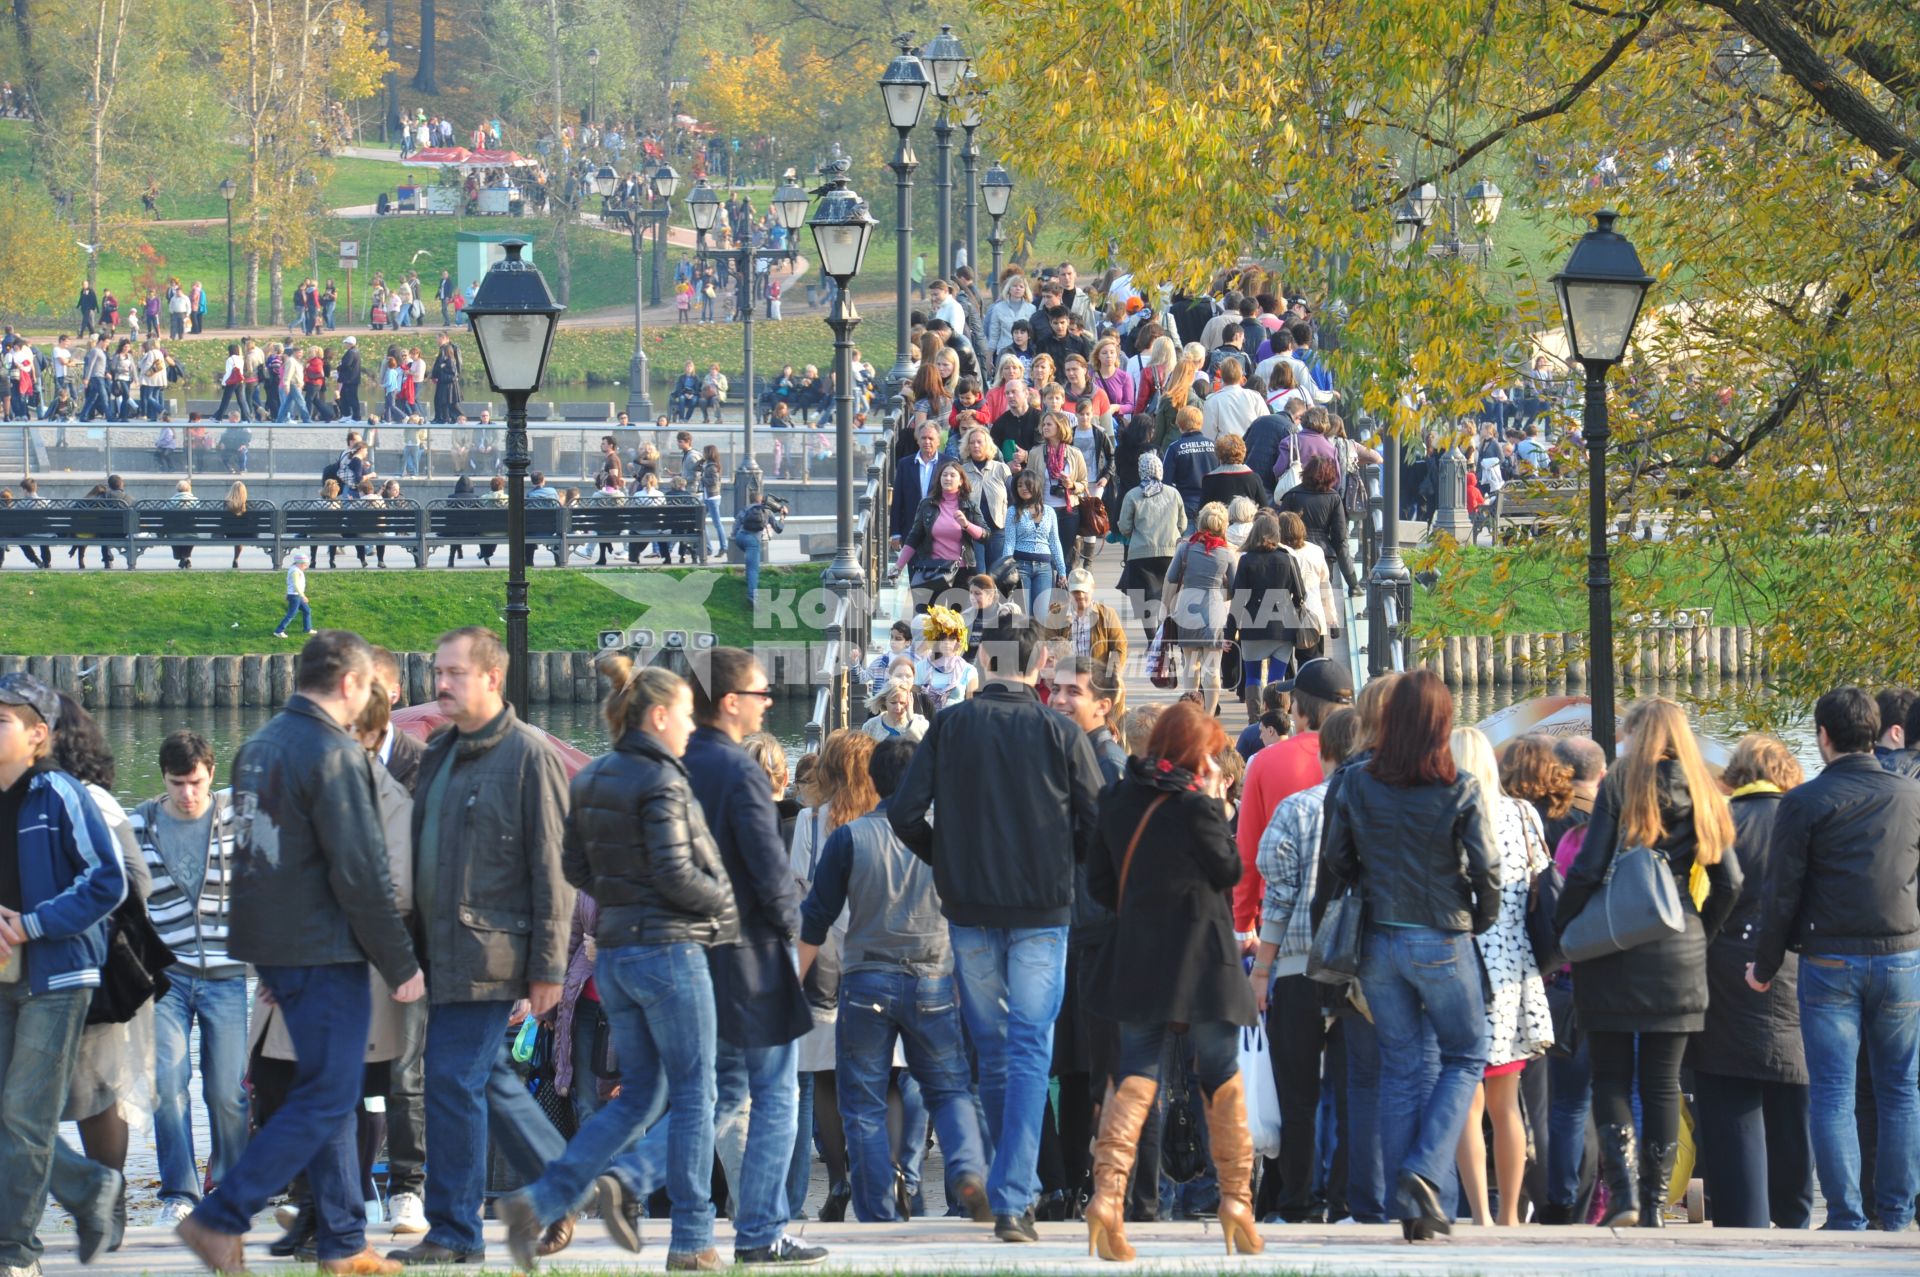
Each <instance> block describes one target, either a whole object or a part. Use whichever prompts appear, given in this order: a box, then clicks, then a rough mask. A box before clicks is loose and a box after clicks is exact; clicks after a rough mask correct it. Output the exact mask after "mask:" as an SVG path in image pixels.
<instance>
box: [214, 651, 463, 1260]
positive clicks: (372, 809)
mask: <svg viewBox="0 0 1920 1277" xmlns="http://www.w3.org/2000/svg"><path fill="white" fill-rule="evenodd" d="M372 679H373V654H372V652H371V650H370V649H369V648H368V647H367V644H366V642H365V640H363V639H362V638H361V637H360V636H359V635H357V634H350V633H348V632H346V631H345V630H321V631H320V632H319V633H317V634H315V635H314V636H313V637H312V638H310V639H308V640H307V645H306V646H305V647H304V648H302V649H301V651H300V664H299V668H298V675H297V687H298V691H297V692H296V693H295V694H294V695H293V696H292V697H291V698H289V699H288V701H287V704H286V708H285V709H283V710H282V711H281V712H280V713H279V714H277V715H275V716H274V719H273V721H272V722H270V723H268V724H267V725H266V726H265V727H263V728H261V729H260V730H259V731H258V732H256V733H254V735H253V736H252V738H251V739H249V740H248V741H247V743H246V744H244V745H242V746H241V747H240V752H239V754H238V755H237V756H236V757H235V758H234V761H233V776H232V784H233V807H234V813H235V819H236V822H237V825H238V831H237V836H236V839H235V856H234V863H233V903H232V911H231V921H230V926H229V929H228V933H227V951H228V953H229V954H230V955H231V956H232V957H233V958H234V959H235V960H237V961H240V962H251V963H253V964H254V968H255V970H256V971H257V972H258V973H259V977H260V983H261V986H262V987H263V988H264V989H265V991H266V992H267V993H268V994H269V995H270V996H271V997H272V998H273V1001H274V1002H275V1003H276V1004H277V1005H278V1006H279V1007H280V1010H281V1012H282V1014H283V1015H284V1016H285V1018H286V1024H287V1031H288V1032H289V1033H290V1034H291V1035H292V1037H293V1045H294V1050H295V1052H296V1054H297V1056H298V1059H299V1064H298V1066H297V1070H296V1072H295V1075H294V1082H293V1089H292V1090H291V1091H290V1092H288V1094H287V1098H286V1101H285V1102H284V1103H283V1104H282V1105H281V1106H280V1108H279V1109H278V1110H276V1111H275V1113H274V1115H273V1116H272V1117H271V1118H269V1119H268V1120H267V1123H266V1125H264V1126H262V1127H261V1128H260V1130H259V1131H258V1132H257V1133H256V1134H255V1136H254V1138H253V1141H252V1143H250V1144H248V1145H247V1150H246V1152H245V1153H242V1154H241V1155H240V1159H239V1161H237V1162H235V1163H234V1165H233V1168H232V1169H231V1170H229V1171H228V1172H227V1175H226V1178H225V1179H224V1180H222V1181H221V1183H220V1185H219V1186H218V1187H217V1188H215V1189H214V1191H213V1192H212V1193H210V1194H208V1195H207V1196H206V1197H205V1198H204V1199H202V1200H201V1202H200V1204H199V1205H198V1206H197V1207H195V1208H194V1211H193V1213H192V1214H191V1215H189V1216H187V1217H186V1218H185V1219H183V1220H181V1221H180V1225H179V1228H178V1230H177V1231H178V1233H179V1235H180V1239H181V1240H182V1241H183V1242H185V1243H186V1245H187V1246H188V1247H189V1248H190V1249H191V1250H192V1251H193V1252H194V1254H196V1255H198V1256H199V1257H200V1259H201V1261H202V1262H203V1263H205V1264H206V1265H207V1267H208V1268H211V1269H213V1270H214V1271H215V1272H221V1273H238V1272H244V1271H245V1270H246V1261H245V1259H244V1257H243V1256H242V1253H241V1243H242V1238H243V1235H244V1234H245V1233H246V1231H247V1229H248V1228H249V1227H250V1226H251V1224H252V1221H253V1217H254V1216H255V1215H256V1214H258V1213H259V1212H260V1211H261V1210H262V1209H264V1208H265V1206H266V1204H267V1199H268V1198H269V1197H270V1196H272V1195H273V1194H275V1193H279V1192H280V1191H282V1190H283V1189H285V1188H286V1186H287V1182H288V1181H289V1180H291V1179H292V1178H293V1177H294V1175H295V1174H297V1173H298V1172H299V1171H301V1170H303V1169H304V1170H305V1171H306V1172H307V1182H308V1184H309V1186H310V1187H311V1189H312V1191H313V1199H314V1203H315V1206H316V1214H317V1216H318V1225H319V1227H318V1233H317V1235H316V1238H315V1249H316V1250H317V1251H318V1253H319V1256H320V1266H321V1268H323V1269H325V1270H326V1271H328V1272H330V1273H355V1274H385V1273H391V1272H395V1271H398V1265H395V1264H391V1263H389V1262H387V1261H385V1260H382V1259H381V1258H380V1257H379V1256H378V1255H376V1254H374V1253H373V1252H372V1251H371V1250H369V1249H367V1245H366V1206H365V1203H364V1201H363V1200H362V1198H361V1194H360V1171H359V1166H360V1158H359V1153H358V1152H357V1150H356V1149H355V1148H354V1123H353V1111H354V1109H355V1108H356V1107H357V1106H358V1105H359V1102H360V1082H361V1077H362V1074H363V1072H364V1070H363V1068H362V1057H363V1056H364V1054H365V1052H366V1042H367V1031H368V1026H369V1020H370V1016H371V1009H372V1003H371V992H370V986H369V984H368V977H367V967H368V964H369V963H371V964H372V965H373V966H374V967H376V968H377V969H378V970H379V972H380V975H381V977H382V978H384V979H385V980H386V981H387V983H388V984H389V985H391V986H392V988H393V997H394V1000H395V1001H396V1002H412V1001H415V1000H417V999H418V998H419V997H420V996H421V995H422V994H423V993H424V992H425V990H426V983H425V980H424V978H423V977H422V976H421V973H420V965H419V963H418V962H416V961H415V959H414V953H413V946H412V945H411V944H410V943H409V942H408V939H407V931H406V926H405V924H404V923H402V922H401V920H400V915H399V912H398V911H397V910H396V909H395V908H394V903H393V882H392V879H391V877H390V875H389V874H388V871H387V845H386V836H385V834H384V833H383V832H382V830H381V825H380V810H379V803H378V800H377V798H376V796H375V795H376V790H375V786H374V776H373V764H372V762H371V760H369V758H368V757H367V752H366V751H365V750H364V749H362V748H361V747H360V742H359V741H357V740H355V739H354V737H353V735H352V734H351V733H350V732H349V730H348V726H349V724H351V723H352V722H353V721H354V720H355V719H356V718H358V717H359V715H360V711H361V709H362V708H364V707H365V705H366V703H367V693H368V689H369V687H370V686H371V684H372Z"/></svg>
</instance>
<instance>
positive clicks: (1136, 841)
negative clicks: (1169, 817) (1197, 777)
mask: <svg viewBox="0 0 1920 1277" xmlns="http://www.w3.org/2000/svg"><path fill="white" fill-rule="evenodd" d="M1171 797H1173V795H1172V794H1160V795H1157V796H1156V797H1155V798H1154V800H1153V801H1152V802H1150V803H1148V804H1147V809H1146V811H1145V812H1143V813H1141V816H1140V823H1139V824H1138V825H1136V826H1134V830H1133V837H1132V838H1129V839H1128V840H1127V854H1126V855H1124V856H1122V857H1120V889H1119V890H1118V891H1116V892H1115V893H1114V896H1113V915H1114V917H1116V918H1117V917H1119V916H1120V906H1122V905H1124V904H1126V903H1127V874H1128V872H1129V871H1130V870H1132V868H1133V853H1134V849H1135V848H1137V847H1139V845H1140V835H1142V834H1144V833H1146V832H1147V822H1148V821H1150V820H1152V819H1153V813H1154V812H1156V811H1159V810H1160V804H1162V803H1164V802H1166V801H1167V799H1169V798H1171Z"/></svg>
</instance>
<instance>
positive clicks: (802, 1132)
mask: <svg viewBox="0 0 1920 1277" xmlns="http://www.w3.org/2000/svg"><path fill="white" fill-rule="evenodd" d="M799 1077H800V1089H799V1092H798V1096H799V1098H798V1099H797V1100H796V1101H795V1105H794V1119H793V1157H792V1158H791V1159H790V1160H789V1161H788V1162H787V1218H788V1219H805V1218H806V1217H807V1187H808V1185H810V1184H811V1183H812V1182H813V1131H814V1123H813V1103H814V1095H815V1090H814V1085H813V1074H811V1073H806V1072H803V1073H801V1074H800V1075H799Z"/></svg>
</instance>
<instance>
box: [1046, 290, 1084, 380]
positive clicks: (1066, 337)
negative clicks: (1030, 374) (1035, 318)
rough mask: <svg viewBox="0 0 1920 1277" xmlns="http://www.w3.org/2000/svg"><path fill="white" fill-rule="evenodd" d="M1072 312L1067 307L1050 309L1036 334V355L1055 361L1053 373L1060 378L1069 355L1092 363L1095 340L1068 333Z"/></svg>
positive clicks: (1057, 306) (1058, 306) (1082, 334)
mask: <svg viewBox="0 0 1920 1277" xmlns="http://www.w3.org/2000/svg"><path fill="white" fill-rule="evenodd" d="M1070 317H1071V316H1070V312H1069V311H1068V310H1067V308H1066V307H1065V306H1061V305H1054V306H1052V307H1049V308H1048V309H1047V310H1046V311H1045V312H1044V315H1043V318H1044V319H1045V324H1044V326H1043V327H1041V328H1040V329H1039V330H1038V331H1036V332H1035V333H1034V337H1033V351H1034V354H1036V355H1045V356H1047V357H1048V358H1050V359H1052V360H1053V371H1054V374H1055V377H1056V378H1058V377H1059V376H1060V375H1061V374H1062V373H1063V371H1064V370H1065V368H1066V366H1067V356H1068V355H1078V356H1080V357H1081V358H1082V359H1085V360H1087V361H1088V362H1092V360H1093V338H1091V337H1089V336H1087V335H1086V334H1085V333H1070V332H1068V331H1067V327H1068V321H1069V319H1070Z"/></svg>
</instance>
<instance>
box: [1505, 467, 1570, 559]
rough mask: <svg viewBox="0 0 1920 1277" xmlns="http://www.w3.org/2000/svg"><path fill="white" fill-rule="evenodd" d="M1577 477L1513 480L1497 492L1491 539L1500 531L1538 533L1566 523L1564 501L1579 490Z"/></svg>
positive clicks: (1566, 501)
mask: <svg viewBox="0 0 1920 1277" xmlns="http://www.w3.org/2000/svg"><path fill="white" fill-rule="evenodd" d="M1579 486H1580V483H1579V480H1577V479H1553V478H1546V477H1532V478H1526V479H1514V480H1512V481H1511V482H1509V483H1508V484H1507V485H1506V486H1505V487H1504V488H1502V489H1501V490H1500V493H1499V510H1498V513H1497V514H1496V515H1495V516H1494V527H1493V539H1494V541H1495V542H1496V543H1497V542H1498V541H1500V540H1501V538H1502V536H1503V534H1508V535H1518V534H1522V533H1524V534H1526V535H1528V536H1539V535H1540V534H1541V533H1542V532H1547V531H1552V530H1554V529H1557V528H1560V527H1562V526H1564V525H1565V524H1566V523H1567V503H1568V501H1569V500H1571V499H1572V497H1573V495H1574V493H1575V492H1576V491H1577V490H1578V489H1579Z"/></svg>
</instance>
